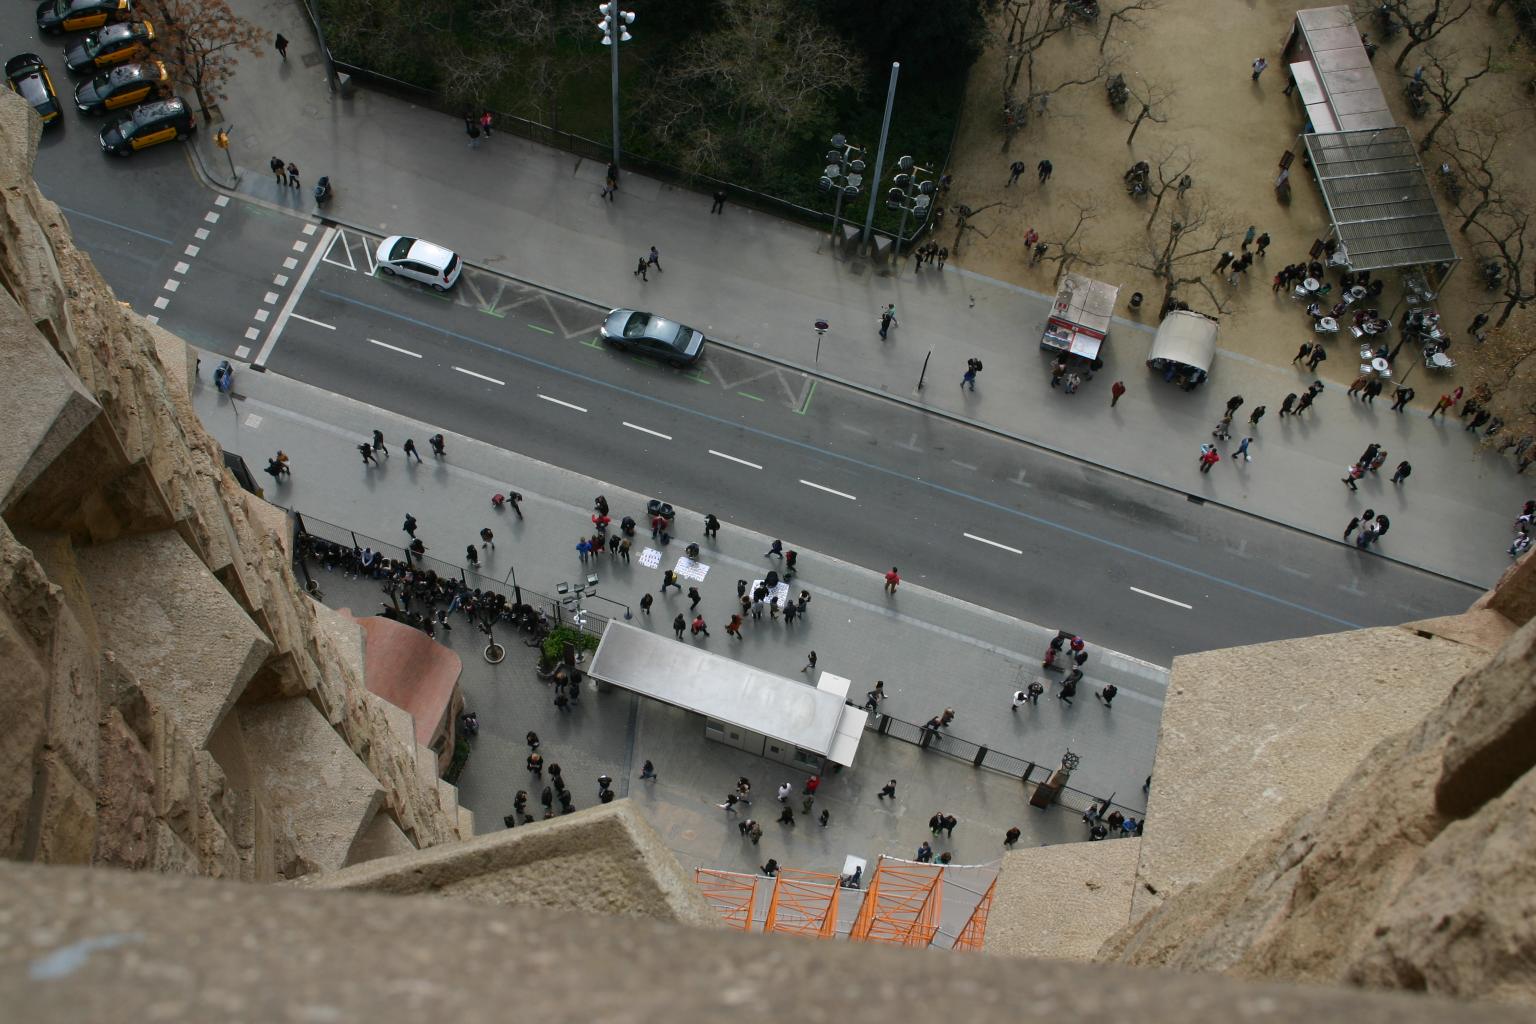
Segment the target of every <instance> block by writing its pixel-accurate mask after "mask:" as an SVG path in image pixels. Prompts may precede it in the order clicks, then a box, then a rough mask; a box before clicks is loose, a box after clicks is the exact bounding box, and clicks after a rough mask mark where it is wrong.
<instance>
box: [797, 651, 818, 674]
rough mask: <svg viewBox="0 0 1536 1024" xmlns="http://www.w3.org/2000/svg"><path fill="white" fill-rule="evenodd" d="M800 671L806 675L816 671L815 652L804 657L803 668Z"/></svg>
mask: <svg viewBox="0 0 1536 1024" xmlns="http://www.w3.org/2000/svg"><path fill="white" fill-rule="evenodd" d="M800 671H801V672H804V673H806V674H810V673H812V672H815V671H816V652H815V651H812V652H811V653H810V654H808V655H806V656H805V667H804V668H802V669H801V670H800Z"/></svg>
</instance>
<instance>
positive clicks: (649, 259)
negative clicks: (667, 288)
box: [645, 245, 661, 272]
mask: <svg viewBox="0 0 1536 1024" xmlns="http://www.w3.org/2000/svg"><path fill="white" fill-rule="evenodd" d="M645 262H646V263H648V264H649V265H651V266H653V267H655V268H656V270H657V271H658V272H660V271H661V253H659V252H657V251H656V247H655V246H654V245H653V246H651V251H650V252H648V253H646V256H645Z"/></svg>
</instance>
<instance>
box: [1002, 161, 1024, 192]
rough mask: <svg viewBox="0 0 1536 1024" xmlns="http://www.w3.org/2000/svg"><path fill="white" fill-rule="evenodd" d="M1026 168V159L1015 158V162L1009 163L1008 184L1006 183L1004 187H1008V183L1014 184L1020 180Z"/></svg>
mask: <svg viewBox="0 0 1536 1024" xmlns="http://www.w3.org/2000/svg"><path fill="white" fill-rule="evenodd" d="M1024 170H1025V167H1024V161H1023V160H1015V161H1014V162H1013V163H1011V164H1009V165H1008V184H1007V185H1004V186H1003V188H1007V187H1008V185H1012V184H1013V183H1014V182H1016V181H1018V180H1019V175H1021V174H1023V173H1024Z"/></svg>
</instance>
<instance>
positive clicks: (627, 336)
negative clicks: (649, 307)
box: [599, 309, 704, 366]
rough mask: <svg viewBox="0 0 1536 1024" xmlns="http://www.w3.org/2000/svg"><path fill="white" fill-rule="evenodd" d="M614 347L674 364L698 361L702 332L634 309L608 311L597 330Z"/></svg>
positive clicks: (681, 364) (702, 345)
mask: <svg viewBox="0 0 1536 1024" xmlns="http://www.w3.org/2000/svg"><path fill="white" fill-rule="evenodd" d="M599 333H600V334H601V335H602V336H603V340H604V341H606V342H608V343H609V344H610V345H613V346H615V347H616V348H622V349H625V350H628V351H631V352H639V353H641V354H643V355H648V356H655V357H656V358H657V359H664V360H666V361H667V362H669V363H671V364H672V365H673V366H686V365H688V364H689V363H694V362H697V361H698V359H699V356H700V355H701V354H702V353H703V352H704V335H703V333H702V332H700V331H696V330H694V329H693V328H692V327H689V326H688V325H687V324H680V323H678V322H677V321H676V320H668V319H666V318H665V317H660V316H657V315H656V314H655V313H642V312H640V311H639V310H634V309H614V310H609V312H608V317H607V319H605V320H604V321H603V326H602V327H601V328H600V329H599Z"/></svg>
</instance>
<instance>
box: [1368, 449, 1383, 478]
mask: <svg viewBox="0 0 1536 1024" xmlns="http://www.w3.org/2000/svg"><path fill="white" fill-rule="evenodd" d="M1387 454H1388V453H1387V450H1386V449H1385V448H1383V449H1381V450H1380V451H1378V452H1377V453H1376V457H1375V458H1373V459H1372V460H1371V464H1370V465H1369V466H1366V467H1365V468H1366V469H1368V470H1370V471H1371V472H1372V473H1377V472H1380V470H1381V467H1382V466H1384V465H1386V464H1387Z"/></svg>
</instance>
